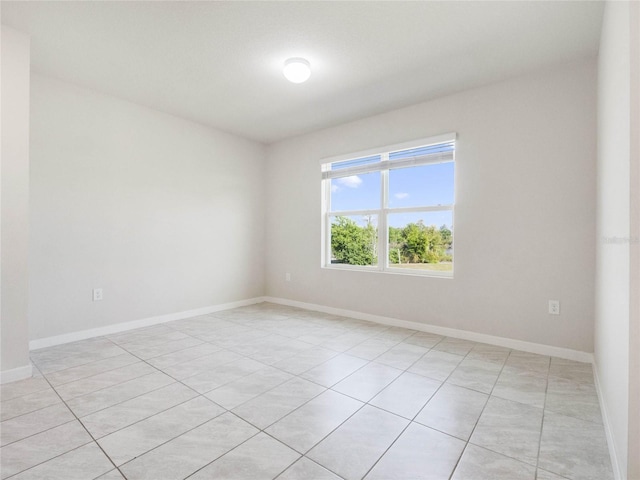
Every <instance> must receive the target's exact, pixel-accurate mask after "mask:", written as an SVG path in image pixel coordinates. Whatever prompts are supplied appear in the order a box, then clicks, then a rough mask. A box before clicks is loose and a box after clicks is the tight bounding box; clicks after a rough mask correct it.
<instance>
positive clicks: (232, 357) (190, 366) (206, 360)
mask: <svg viewBox="0 0 640 480" xmlns="http://www.w3.org/2000/svg"><path fill="white" fill-rule="evenodd" d="M157 358H162V357H157ZM242 358H243V357H242V355H239V354H237V353H234V352H230V351H229V350H219V351H217V352H215V353H212V354H210V355H204V356H202V357H198V358H194V359H193V360H187V361H185V362H179V363H176V364H173V365H169V366H167V367H161V370H162V371H163V372H165V373H166V374H167V375H171V376H172V377H173V378H175V379H176V380H184V379H185V378H189V377H192V376H194V375H198V374H200V373H206V372H208V371H210V370H211V369H214V368H218V367H220V366H222V365H225V364H227V363H230V362H235V361H238V360H241V359H242Z"/></svg>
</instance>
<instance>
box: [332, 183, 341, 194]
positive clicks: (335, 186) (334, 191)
mask: <svg viewBox="0 0 640 480" xmlns="http://www.w3.org/2000/svg"><path fill="white" fill-rule="evenodd" d="M338 190H340V187H339V186H338V185H336V184H335V183H332V184H331V193H336V192H337V191H338Z"/></svg>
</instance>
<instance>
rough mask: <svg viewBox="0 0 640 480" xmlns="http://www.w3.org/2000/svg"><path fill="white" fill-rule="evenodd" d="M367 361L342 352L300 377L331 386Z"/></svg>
mask: <svg viewBox="0 0 640 480" xmlns="http://www.w3.org/2000/svg"><path fill="white" fill-rule="evenodd" d="M367 363H369V362H367V361H366V360H363V359H361V358H358V357H352V356H351V355H346V354H342V355H338V356H337V357H333V358H332V359H331V360H328V361H326V362H325V363H322V364H320V365H318V366H317V367H314V368H312V369H311V370H309V371H307V372H305V373H303V374H302V378H306V379H307V380H311V381H312V382H315V383H317V384H319V385H322V386H324V387H331V386H332V385H334V384H336V383H338V382H339V381H340V380H342V379H343V378H345V377H347V376H349V375H351V374H352V373H353V372H355V371H356V370H358V369H359V368H361V367H363V366H365V365H366V364H367Z"/></svg>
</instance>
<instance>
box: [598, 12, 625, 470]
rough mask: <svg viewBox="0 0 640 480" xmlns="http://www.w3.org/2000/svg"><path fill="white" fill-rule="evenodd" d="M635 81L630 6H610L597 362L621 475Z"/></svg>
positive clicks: (603, 86)
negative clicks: (632, 85) (632, 78)
mask: <svg viewBox="0 0 640 480" xmlns="http://www.w3.org/2000/svg"><path fill="white" fill-rule="evenodd" d="M629 76H630V63H629V4H628V3H627V2H608V3H607V5H606V8H605V12H604V19H603V24H602V36H601V39H600V53H599V61H598V209H597V227H598V230H597V233H598V234H597V239H598V242H597V263H596V265H597V267H596V315H595V362H596V371H597V374H598V380H599V383H600V389H601V392H602V398H603V404H604V407H605V408H604V410H605V412H604V413H605V416H606V419H607V424H608V425H609V427H610V431H611V433H612V440H613V447H614V449H615V457H617V461H616V460H615V459H614V461H615V463H617V465H614V468H616V467H619V468H620V472H624V471H625V470H626V463H627V428H628V426H627V421H628V394H629V391H628V386H629V382H628V378H629V345H628V338H629V241H628V239H629V235H630V230H629V214H630V210H629V208H630V204H629V195H630V189H629V187H630V184H629V153H630V150H629V148H630V124H629V118H630V111H629V105H630V84H629V78H630V77H629ZM613 238H618V239H621V240H620V241H615V242H613V243H612V242H611V241H610V239H613Z"/></svg>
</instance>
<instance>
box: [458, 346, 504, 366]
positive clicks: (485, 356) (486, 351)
mask: <svg viewBox="0 0 640 480" xmlns="http://www.w3.org/2000/svg"><path fill="white" fill-rule="evenodd" d="M509 353H511V349H510V348H505V347H498V346H496V345H488V344H486V343H478V344H476V345H475V346H474V347H473V348H472V349H471V351H470V352H469V353H468V354H467V357H466V358H468V359H469V360H482V361H484V362H491V363H497V364H499V365H504V363H505V362H506V361H507V358H508V357H509Z"/></svg>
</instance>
